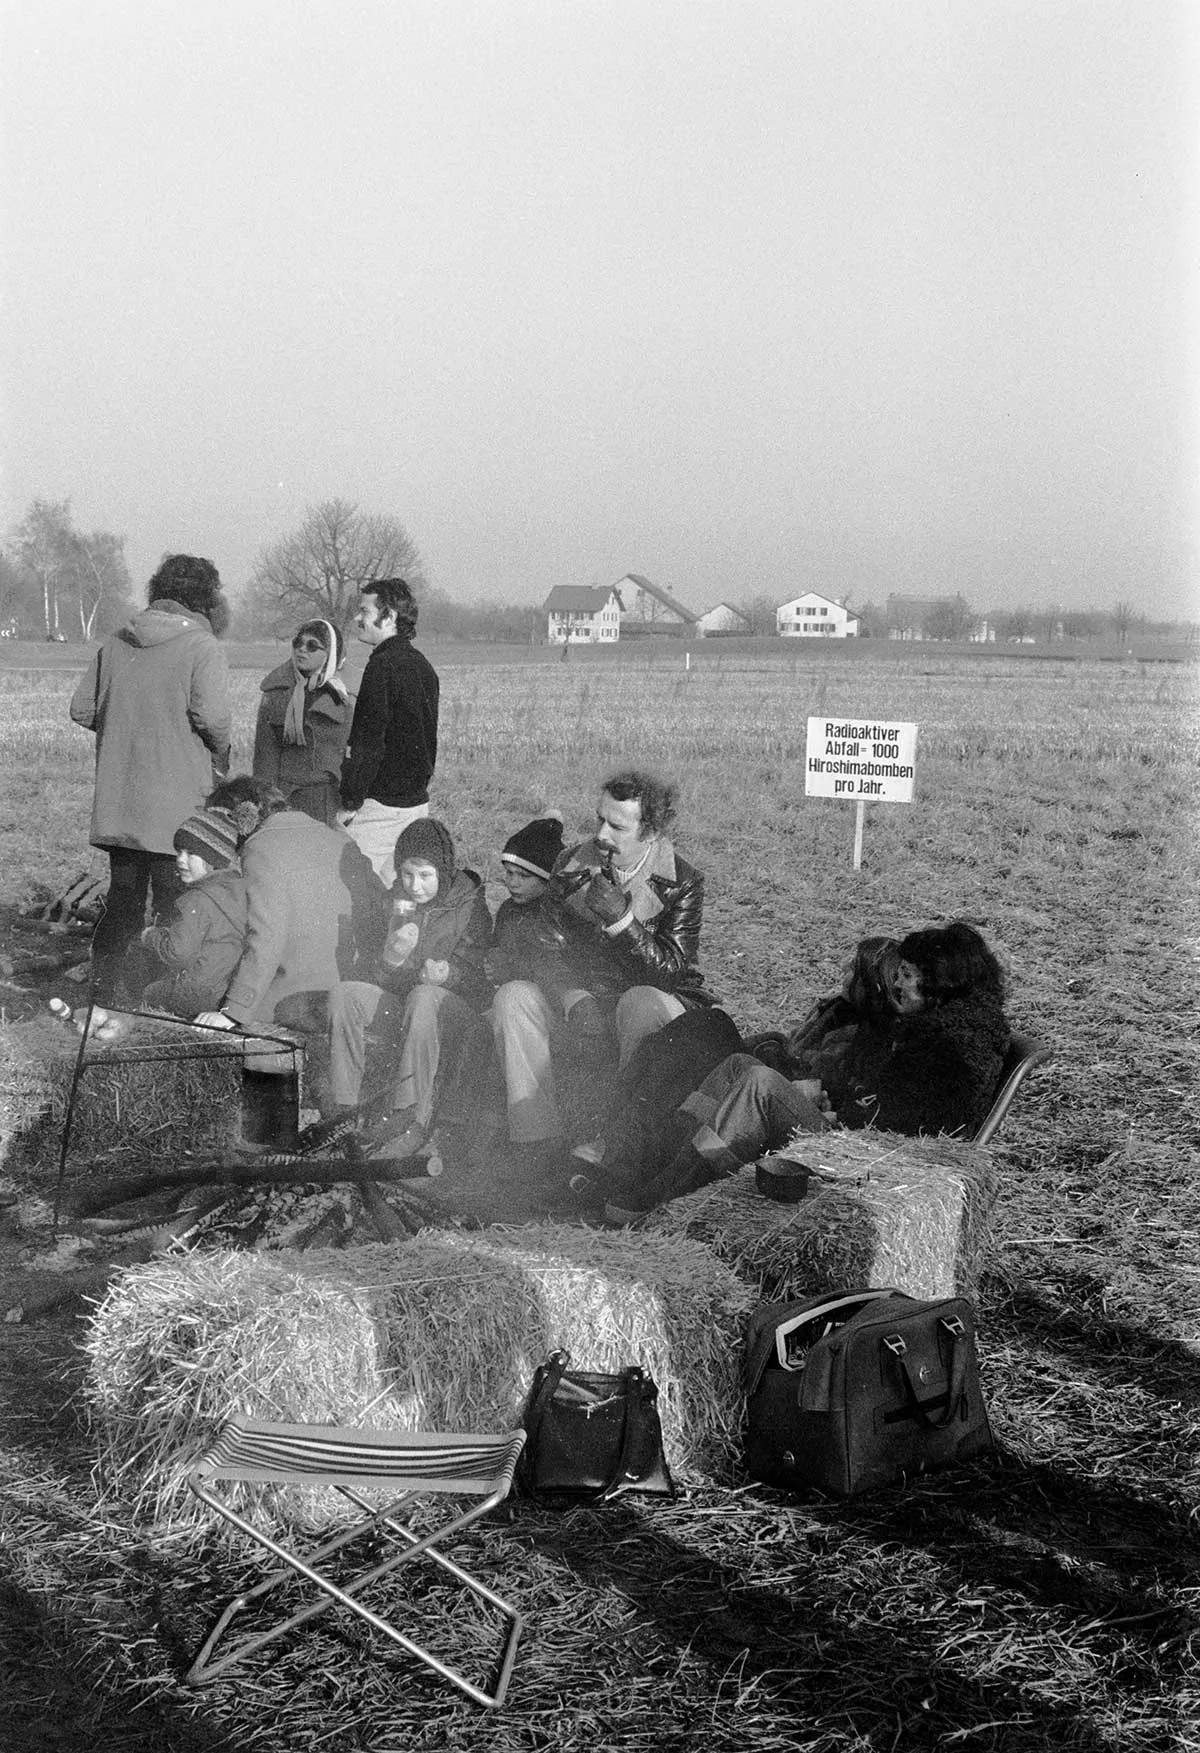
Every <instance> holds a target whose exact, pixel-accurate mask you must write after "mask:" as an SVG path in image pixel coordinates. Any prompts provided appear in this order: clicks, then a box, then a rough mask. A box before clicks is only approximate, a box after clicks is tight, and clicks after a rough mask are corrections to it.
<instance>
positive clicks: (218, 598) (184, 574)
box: [146, 554, 229, 638]
mask: <svg viewBox="0 0 1200 1753" xmlns="http://www.w3.org/2000/svg"><path fill="white" fill-rule="evenodd" d="M146 601H147V602H150V603H160V602H164V601H170V602H173V603H178V604H179V606H180V608H181V609H189V610H190V611H191V613H192V614H193V615H203V616H204V618H205V619H206V620H207V621H208V622H209V624H210V626H211V627H212V630H213V632H214V633H215V634H216V635H217V636H218V638H219V637H220V635H221V634H222V633H224V632H225V630H226V628H227V627H228V626H229V604H228V603H227V602H226V600H225V597H224V595H223V594H222V591H221V574H220V573H219V572H218V571H217V569H216V567H215V566H214V565H213V563H212V561H211V560H202V559H201V558H200V557H199V556H198V555H196V554H164V555H163V558H162V564H161V565H160V566H159V569H158V571H157V572H156V573H155V574H154V577H153V578H152V579H151V580H150V583H149V586H148V587H147V591H146Z"/></svg>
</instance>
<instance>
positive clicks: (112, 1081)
mask: <svg viewBox="0 0 1200 1753" xmlns="http://www.w3.org/2000/svg"><path fill="white" fill-rule="evenodd" d="M78 1053H79V1036H78V1034H77V1033H76V1032H75V1030H74V1029H70V1028H65V1027H64V1026H63V1024H62V1023H61V1022H59V1021H58V1020H57V1019H56V1018H53V1017H49V1016H47V1017H46V1018H45V1019H43V1018H41V1017H38V1018H34V1019H32V1020H30V1021H28V1022H23V1023H17V1024H10V1025H8V1026H7V1027H0V1160H2V1161H3V1162H4V1165H5V1167H6V1168H16V1167H22V1168H26V1169H33V1170H37V1169H42V1170H45V1169H49V1168H51V1167H53V1166H56V1165H57V1162H58V1156H59V1151H60V1148H61V1144H62V1131H63V1125H64V1122H65V1119H66V1111H67V1099H68V1096H69V1094H70V1089H71V1080H72V1078H73V1077H74V1075H75V1065H76V1060H77V1057H78ZM241 1070H242V1042H241V1040H240V1038H239V1039H238V1040H236V1041H230V1040H225V1039H223V1038H222V1037H220V1036H216V1035H212V1034H206V1035H200V1034H198V1033H196V1032H193V1031H189V1030H187V1029H186V1028H183V1027H180V1026H179V1025H175V1024H171V1023H152V1022H138V1023H136V1024H134V1025H133V1027H132V1028H131V1029H130V1031H129V1033H128V1034H127V1035H123V1036H122V1037H120V1038H119V1039H118V1040H116V1041H113V1042H101V1041H89V1042H88V1046H87V1052H86V1060H85V1067H84V1071H83V1074H82V1076H81V1078H80V1082H79V1090H78V1094H77V1096H76V1098H75V1111H74V1114H73V1117H72V1121H71V1142H70V1155H69V1163H71V1164H75V1165H79V1164H96V1163H100V1162H103V1163H104V1164H106V1165H111V1166H113V1167H119V1166H121V1165H125V1164H130V1163H136V1162H139V1161H144V1160H147V1159H150V1158H157V1157H160V1156H162V1155H163V1154H177V1153H178V1152H180V1151H183V1150H192V1151H200V1152H209V1151H211V1152H213V1153H218V1152H221V1151H223V1150H225V1149H226V1148H228V1146H229V1145H230V1144H231V1143H232V1142H233V1141H234V1140H235V1139H236V1138H237V1135H238V1129H239V1120H240V1112H241Z"/></svg>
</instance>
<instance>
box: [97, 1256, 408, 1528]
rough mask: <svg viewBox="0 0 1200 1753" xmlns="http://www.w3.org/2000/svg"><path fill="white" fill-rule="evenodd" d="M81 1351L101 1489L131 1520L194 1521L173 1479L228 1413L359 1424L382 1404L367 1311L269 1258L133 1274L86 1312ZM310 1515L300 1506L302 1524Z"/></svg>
mask: <svg viewBox="0 0 1200 1753" xmlns="http://www.w3.org/2000/svg"><path fill="white" fill-rule="evenodd" d="M83 1349H84V1351H85V1352H86V1354H87V1357H88V1360H89V1368H88V1372H87V1376H86V1380H85V1389H84V1392H85V1398H86V1402H87V1405H88V1409H89V1412H90V1415H91V1419H92V1423H93V1427H94V1428H95V1430H96V1432H97V1434H98V1437H99V1442H100V1452H101V1477H102V1479H103V1481H104V1483H105V1485H106V1486H107V1487H108V1488H109V1489H111V1490H112V1491H113V1492H114V1493H115V1494H116V1495H118V1496H120V1497H122V1498H124V1499H126V1500H128V1501H129V1503H130V1504H131V1506H132V1508H133V1511H134V1514H135V1515H137V1516H138V1517H139V1518H144V1519H148V1520H151V1521H156V1522H158V1521H161V1520H163V1519H164V1518H165V1517H168V1516H169V1517H170V1518H171V1519H172V1520H173V1521H176V1522H178V1523H179V1524H180V1525H182V1526H184V1527H186V1526H188V1525H195V1523H196V1520H197V1513H196V1511H195V1510H193V1508H192V1499H191V1497H190V1495H189V1493H188V1492H187V1488H186V1486H185V1484H184V1475H185V1473H186V1471H187V1469H188V1467H189V1466H190V1465H191V1463H192V1462H193V1461H194V1460H195V1458H196V1457H197V1456H198V1455H200V1454H202V1453H203V1451H204V1449H205V1448H206V1447H207V1446H208V1444H209V1443H210V1442H211V1441H212V1438H213V1436H214V1434H215V1432H216V1430H217V1429H218V1428H219V1426H220V1425H221V1424H222V1423H223V1421H224V1420H225V1418H226V1417H227V1416H228V1415H229V1414H230V1413H232V1412H244V1413H247V1414H249V1415H250V1416H252V1417H259V1418H277V1419H282V1420H289V1421H295V1422H297V1423H314V1424H325V1423H331V1424H353V1423H363V1422H369V1420H368V1419H367V1418H366V1416H365V1415H366V1414H367V1412H368V1409H369V1408H371V1407H372V1406H373V1405H374V1404H375V1403H376V1402H377V1401H379V1400H380V1399H381V1398H386V1392H387V1388H386V1378H385V1376H384V1374H383V1372H382V1370H381V1364H380V1356H379V1348H378V1345H377V1342H376V1329H375V1324H374V1322H373V1321H372V1319H371V1315H370V1312H369V1310H368V1309H367V1307H366V1304H365V1301H364V1300H363V1299H362V1298H359V1297H356V1296H355V1294H354V1293H353V1291H352V1290H351V1289H349V1288H348V1286H347V1285H346V1283H345V1282H344V1281H343V1282H340V1283H334V1282H332V1281H331V1280H328V1279H324V1278H321V1277H318V1276H315V1275H312V1274H300V1273H298V1272H296V1271H294V1270H289V1269H288V1268H287V1267H285V1266H283V1265H281V1264H280V1263H279V1257H278V1256H277V1255H272V1256H269V1257H266V1256H263V1255H261V1254H251V1253H235V1252H228V1253H211V1254H209V1253H193V1254H183V1255H177V1256H167V1257H164V1258H161V1259H157V1260H151V1261H149V1262H147V1263H146V1264H144V1265H139V1266H134V1267H131V1268H130V1269H129V1270H128V1271H126V1272H124V1273H122V1274H121V1275H120V1276H119V1277H118V1278H117V1279H116V1280H115V1281H114V1283H113V1284H112V1285H111V1286H110V1288H109V1291H108V1294H107V1295H106V1296H105V1298H104V1300H103V1301H102V1302H101V1303H100V1305H99V1307H98V1308H97V1309H96V1311H95V1314H94V1315H93V1317H92V1319H91V1322H90V1324H89V1328H88V1332H87V1337H86V1339H85V1341H84V1347H83ZM374 1422H377V1423H386V1422H388V1421H387V1420H386V1419H376V1420H375V1421H374ZM259 1495H261V1494H259ZM321 1496H322V1497H328V1496H329V1494H328V1493H325V1494H321ZM316 1497H317V1494H315V1493H314V1494H313V1498H314V1500H315V1499H316ZM311 1511H312V1504H311V1503H310V1504H308V1505H305V1506H302V1516H303V1517H308V1516H310V1515H311Z"/></svg>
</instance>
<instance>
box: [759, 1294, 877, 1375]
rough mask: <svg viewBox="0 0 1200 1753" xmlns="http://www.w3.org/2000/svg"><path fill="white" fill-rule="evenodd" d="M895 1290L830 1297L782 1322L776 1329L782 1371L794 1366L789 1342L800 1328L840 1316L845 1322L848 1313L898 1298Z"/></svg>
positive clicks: (811, 1304) (812, 1304)
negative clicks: (878, 1301)
mask: <svg viewBox="0 0 1200 1753" xmlns="http://www.w3.org/2000/svg"><path fill="white" fill-rule="evenodd" d="M899 1294H900V1292H898V1291H894V1290H853V1291H846V1292H845V1293H843V1294H842V1295H840V1296H834V1297H830V1299H829V1301H828V1302H820V1301H818V1302H816V1303H806V1304H805V1306H804V1308H803V1310H802V1311H801V1313H800V1314H798V1315H793V1316H792V1318H791V1319H790V1320H788V1321H780V1323H779V1325H778V1326H777V1327H776V1329H775V1361H776V1362H777V1363H778V1365H779V1367H780V1369H784V1370H790V1369H791V1368H792V1367H793V1366H792V1365H791V1364H790V1363H789V1362H788V1355H787V1342H788V1340H789V1339H790V1337H791V1335H792V1334H793V1333H794V1332H795V1331H796V1329H797V1328H798V1327H806V1326H807V1325H808V1323H809V1322H810V1321H828V1320H832V1319H833V1318H834V1317H835V1316H837V1315H840V1316H841V1317H842V1320H843V1321H844V1320H845V1319H846V1318H847V1311H848V1310H850V1309H854V1310H855V1311H857V1310H858V1309H859V1308H865V1307H866V1305H867V1304H868V1303H871V1302H875V1301H876V1300H877V1299H878V1298H879V1297H891V1296H898V1295H899Z"/></svg>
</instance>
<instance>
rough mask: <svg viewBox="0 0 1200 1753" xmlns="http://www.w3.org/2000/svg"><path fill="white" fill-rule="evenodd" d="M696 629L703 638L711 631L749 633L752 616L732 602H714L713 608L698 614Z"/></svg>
mask: <svg viewBox="0 0 1200 1753" xmlns="http://www.w3.org/2000/svg"><path fill="white" fill-rule="evenodd" d="M696 631H697V633H699V635H700V636H701V638H702V639H704V638H707V637H708V635H709V634H710V633H749V632H750V631H751V626H750V617H749V616H748V615H744V614H743V613H742V611H741V609H735V608H734V606H733V604H732V603H714V604H713V606H712V608H711V609H705V611H704V613H703V614H702V615H697V617H696Z"/></svg>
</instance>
